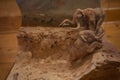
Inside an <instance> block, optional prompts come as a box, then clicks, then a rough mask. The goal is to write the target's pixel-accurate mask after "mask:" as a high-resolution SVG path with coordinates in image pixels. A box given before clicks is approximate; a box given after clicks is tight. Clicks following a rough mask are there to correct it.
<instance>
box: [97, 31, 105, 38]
mask: <svg viewBox="0 0 120 80" xmlns="http://www.w3.org/2000/svg"><path fill="white" fill-rule="evenodd" d="M104 34H105V33H104V32H103V33H101V34H100V35H99V36H97V37H96V39H101V38H102V37H103V36H104Z"/></svg>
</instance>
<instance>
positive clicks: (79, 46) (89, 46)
mask: <svg viewBox="0 0 120 80" xmlns="http://www.w3.org/2000/svg"><path fill="white" fill-rule="evenodd" d="M79 36H80V38H79V39H77V40H76V41H75V42H74V46H75V47H73V46H71V47H70V49H69V51H70V62H71V63H74V61H76V60H79V59H80V60H82V59H83V58H84V57H85V56H88V55H89V54H92V53H94V52H95V51H96V50H98V49H100V48H102V40H101V39H102V37H103V36H104V34H101V35H99V36H96V35H95V33H94V31H91V30H83V31H80V33H79Z"/></svg>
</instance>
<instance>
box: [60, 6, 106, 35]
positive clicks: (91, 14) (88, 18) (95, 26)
mask: <svg viewBox="0 0 120 80" xmlns="http://www.w3.org/2000/svg"><path fill="white" fill-rule="evenodd" d="M104 18H105V13H104V11H103V10H102V9H100V8H95V9H92V8H87V9H83V10H82V9H76V11H75V13H74V14H73V19H72V20H69V19H65V20H63V21H62V22H61V24H60V25H59V26H66V25H67V26H76V29H79V28H80V27H84V29H88V30H92V31H95V32H96V34H97V33H101V32H99V31H102V32H104V31H103V30H102V29H101V30H99V29H100V28H101V24H102V22H103V21H104Z"/></svg>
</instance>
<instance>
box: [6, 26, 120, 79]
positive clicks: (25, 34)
mask: <svg viewBox="0 0 120 80" xmlns="http://www.w3.org/2000/svg"><path fill="white" fill-rule="evenodd" d="M78 33H79V30H72V29H71V28H42V27H36V28H29V27H28V28H21V29H20V32H19V34H18V41H19V46H20V50H19V54H18V58H17V60H16V63H15V65H14V67H13V69H12V71H11V73H10V75H9V76H8V78H7V80H27V79H30V80H106V79H108V80H119V79H120V77H119V75H120V53H119V52H118V51H117V50H116V48H114V46H113V45H111V44H110V43H109V41H108V40H107V39H106V37H105V36H104V37H103V39H102V41H103V42H102V44H103V47H102V49H100V50H97V51H95V52H94V53H93V54H90V55H86V56H85V57H84V58H83V59H82V60H78V61H76V62H75V64H74V65H72V67H71V65H70V62H69V58H70V57H69V54H70V53H69V51H70V52H71V50H73V53H75V54H76V52H80V51H79V50H76V49H75V50H74V49H73V48H76V45H74V42H75V40H77V39H78V38H79V35H78ZM39 35H40V36H39ZM41 36H42V37H41ZM55 41H56V42H55ZM54 42H55V43H54ZM56 44H57V45H56ZM69 44H71V45H69ZM71 46H72V47H73V48H70V49H69V48H68V47H71ZM82 47H83V46H82ZM73 57H74V56H73Z"/></svg>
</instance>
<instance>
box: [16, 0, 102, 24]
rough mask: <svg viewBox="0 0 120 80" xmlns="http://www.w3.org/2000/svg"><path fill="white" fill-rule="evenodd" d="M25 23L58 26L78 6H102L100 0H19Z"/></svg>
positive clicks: (70, 15)
mask: <svg viewBox="0 0 120 80" xmlns="http://www.w3.org/2000/svg"><path fill="white" fill-rule="evenodd" d="M17 2H18V4H19V7H20V9H21V11H22V14H23V22H22V24H23V25H32V26H34V25H44V26H57V25H58V24H59V23H60V22H61V21H62V20H63V19H64V18H71V17H72V14H73V12H74V11H75V9H77V8H88V7H91V8H96V7H100V0H17Z"/></svg>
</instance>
